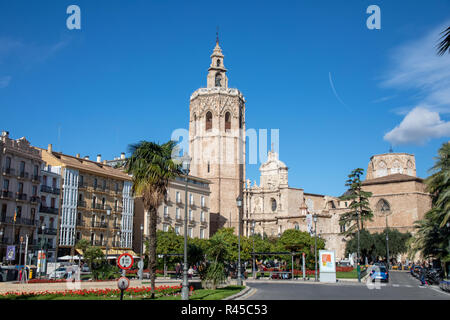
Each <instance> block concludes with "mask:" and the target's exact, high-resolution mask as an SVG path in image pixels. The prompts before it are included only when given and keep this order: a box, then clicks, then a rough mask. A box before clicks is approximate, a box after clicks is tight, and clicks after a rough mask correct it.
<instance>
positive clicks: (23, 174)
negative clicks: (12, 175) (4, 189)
mask: <svg viewBox="0 0 450 320" xmlns="http://www.w3.org/2000/svg"><path fill="white" fill-rule="evenodd" d="M28 177H29V174H28V172H25V171H21V172H19V174H18V175H17V178H19V179H28Z"/></svg>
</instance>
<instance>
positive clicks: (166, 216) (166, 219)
mask: <svg viewBox="0 0 450 320" xmlns="http://www.w3.org/2000/svg"><path fill="white" fill-rule="evenodd" d="M163 220H164V221H171V220H172V218H171V217H169V215H164V216H163Z"/></svg>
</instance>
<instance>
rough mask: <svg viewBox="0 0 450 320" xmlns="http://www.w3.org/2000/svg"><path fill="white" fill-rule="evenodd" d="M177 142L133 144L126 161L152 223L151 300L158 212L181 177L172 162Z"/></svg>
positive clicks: (136, 190) (134, 185) (155, 261)
mask: <svg viewBox="0 0 450 320" xmlns="http://www.w3.org/2000/svg"><path fill="white" fill-rule="evenodd" d="M175 144H176V143H175V142H174V141H168V142H166V143H164V144H161V145H160V144H157V143H154V142H148V141H141V142H139V143H137V144H133V145H130V147H129V149H130V152H131V156H130V158H128V159H127V160H126V162H125V171H126V172H127V173H129V174H131V175H132V177H133V191H134V193H135V196H136V197H141V198H142V201H143V204H144V209H145V210H146V211H148V212H149V214H150V219H149V220H150V221H149V242H148V244H149V247H148V248H149V269H150V278H151V288H152V294H151V297H152V299H153V298H154V297H155V281H156V263H157V260H156V249H157V244H156V243H157V238H156V223H157V221H156V220H157V210H158V208H159V206H160V205H161V204H162V202H163V201H164V198H165V196H166V194H167V186H168V184H169V179H171V178H174V177H175V176H178V175H180V174H181V173H182V172H181V170H180V164H179V163H178V162H176V161H174V160H173V159H172V154H175V153H174V151H175V150H174V149H175Z"/></svg>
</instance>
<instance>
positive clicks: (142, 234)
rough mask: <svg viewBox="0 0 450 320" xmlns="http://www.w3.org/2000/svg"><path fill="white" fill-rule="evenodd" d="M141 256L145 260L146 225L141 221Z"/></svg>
mask: <svg viewBox="0 0 450 320" xmlns="http://www.w3.org/2000/svg"><path fill="white" fill-rule="evenodd" d="M141 257H142V261H144V225H143V224H142V223H141Z"/></svg>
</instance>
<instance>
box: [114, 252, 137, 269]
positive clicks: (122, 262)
mask: <svg viewBox="0 0 450 320" xmlns="http://www.w3.org/2000/svg"><path fill="white" fill-rule="evenodd" d="M133 263H134V259H133V256H132V255H131V254H129V253H122V254H121V255H120V256H119V258H118V259H117V265H118V266H119V268H120V269H123V270H128V269H130V268H131V267H132V266H133Z"/></svg>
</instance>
